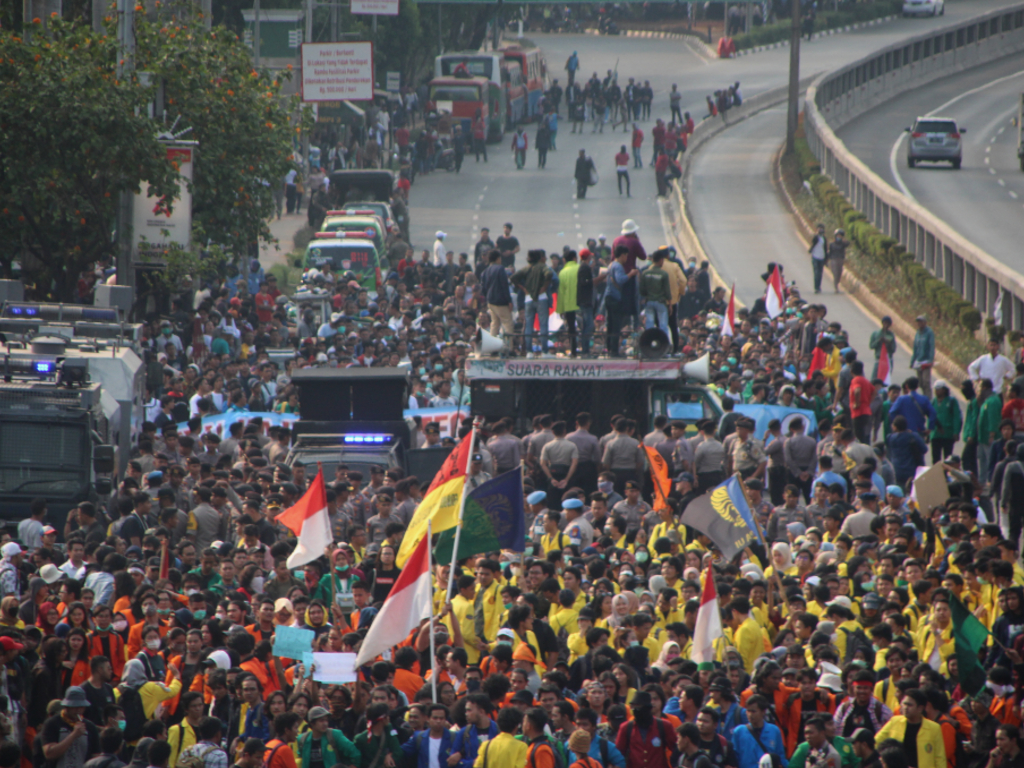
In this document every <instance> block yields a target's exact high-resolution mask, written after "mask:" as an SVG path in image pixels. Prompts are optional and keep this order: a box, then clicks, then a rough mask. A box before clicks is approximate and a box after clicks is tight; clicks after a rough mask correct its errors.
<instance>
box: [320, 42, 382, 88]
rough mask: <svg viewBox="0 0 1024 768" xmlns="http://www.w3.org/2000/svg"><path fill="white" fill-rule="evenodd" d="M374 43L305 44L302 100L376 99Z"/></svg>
mask: <svg viewBox="0 0 1024 768" xmlns="http://www.w3.org/2000/svg"><path fill="white" fill-rule="evenodd" d="M373 82H374V81H373V43H303V44H302V100H303V101H340V100H348V101H370V100H372V99H373Z"/></svg>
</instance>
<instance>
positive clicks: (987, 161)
mask: <svg viewBox="0 0 1024 768" xmlns="http://www.w3.org/2000/svg"><path fill="white" fill-rule="evenodd" d="M988 164H989V158H987V157H986V158H985V165H988Z"/></svg>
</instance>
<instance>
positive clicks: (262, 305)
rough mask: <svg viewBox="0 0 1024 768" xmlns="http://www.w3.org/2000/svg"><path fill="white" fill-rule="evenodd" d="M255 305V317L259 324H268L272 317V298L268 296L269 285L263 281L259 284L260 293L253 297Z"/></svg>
mask: <svg viewBox="0 0 1024 768" xmlns="http://www.w3.org/2000/svg"><path fill="white" fill-rule="evenodd" d="M253 301H254V302H255V303H256V317H257V318H259V321H260V323H269V322H270V318H271V317H273V316H274V304H275V302H274V297H273V296H271V295H270V285H269V284H268V283H267V282H266V281H263V282H262V283H260V292H259V293H257V294H256V296H254V297H253Z"/></svg>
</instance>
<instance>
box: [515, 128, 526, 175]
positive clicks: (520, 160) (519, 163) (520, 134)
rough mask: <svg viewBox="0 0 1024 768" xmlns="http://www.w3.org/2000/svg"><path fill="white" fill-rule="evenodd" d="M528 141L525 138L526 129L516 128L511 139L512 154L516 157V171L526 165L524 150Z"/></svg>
mask: <svg viewBox="0 0 1024 768" xmlns="http://www.w3.org/2000/svg"><path fill="white" fill-rule="evenodd" d="M528 144H529V141H528V140H527V137H526V129H525V128H523V126H521V125H520V126H519V127H518V128H516V135H515V136H513V137H512V152H513V154H515V156H516V170H519V171H521V170H523V166H525V165H526V148H527V145H528Z"/></svg>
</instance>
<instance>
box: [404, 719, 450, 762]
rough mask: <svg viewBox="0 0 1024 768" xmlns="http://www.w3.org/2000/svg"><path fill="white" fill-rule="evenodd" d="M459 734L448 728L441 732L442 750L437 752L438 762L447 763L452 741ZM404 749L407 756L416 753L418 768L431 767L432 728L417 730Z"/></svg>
mask: <svg viewBox="0 0 1024 768" xmlns="http://www.w3.org/2000/svg"><path fill="white" fill-rule="evenodd" d="M456 736H457V734H453V733H452V732H451V731H449V730H448V729H447V728H445V730H444V733H442V734H441V750H440V751H439V752H438V753H437V764H438V765H441V766H443V765H447V764H448V756H449V755H451V753H452V743H453V742H454V741H455V738H456ZM402 751H403V752H404V753H405V756H406V757H412V756H413V755H416V768H430V730H429V729H427V730H425V731H416V733H414V734H413V735H412V738H410V739H409V740H408V741H407V742H405V744H403V745H402Z"/></svg>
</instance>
